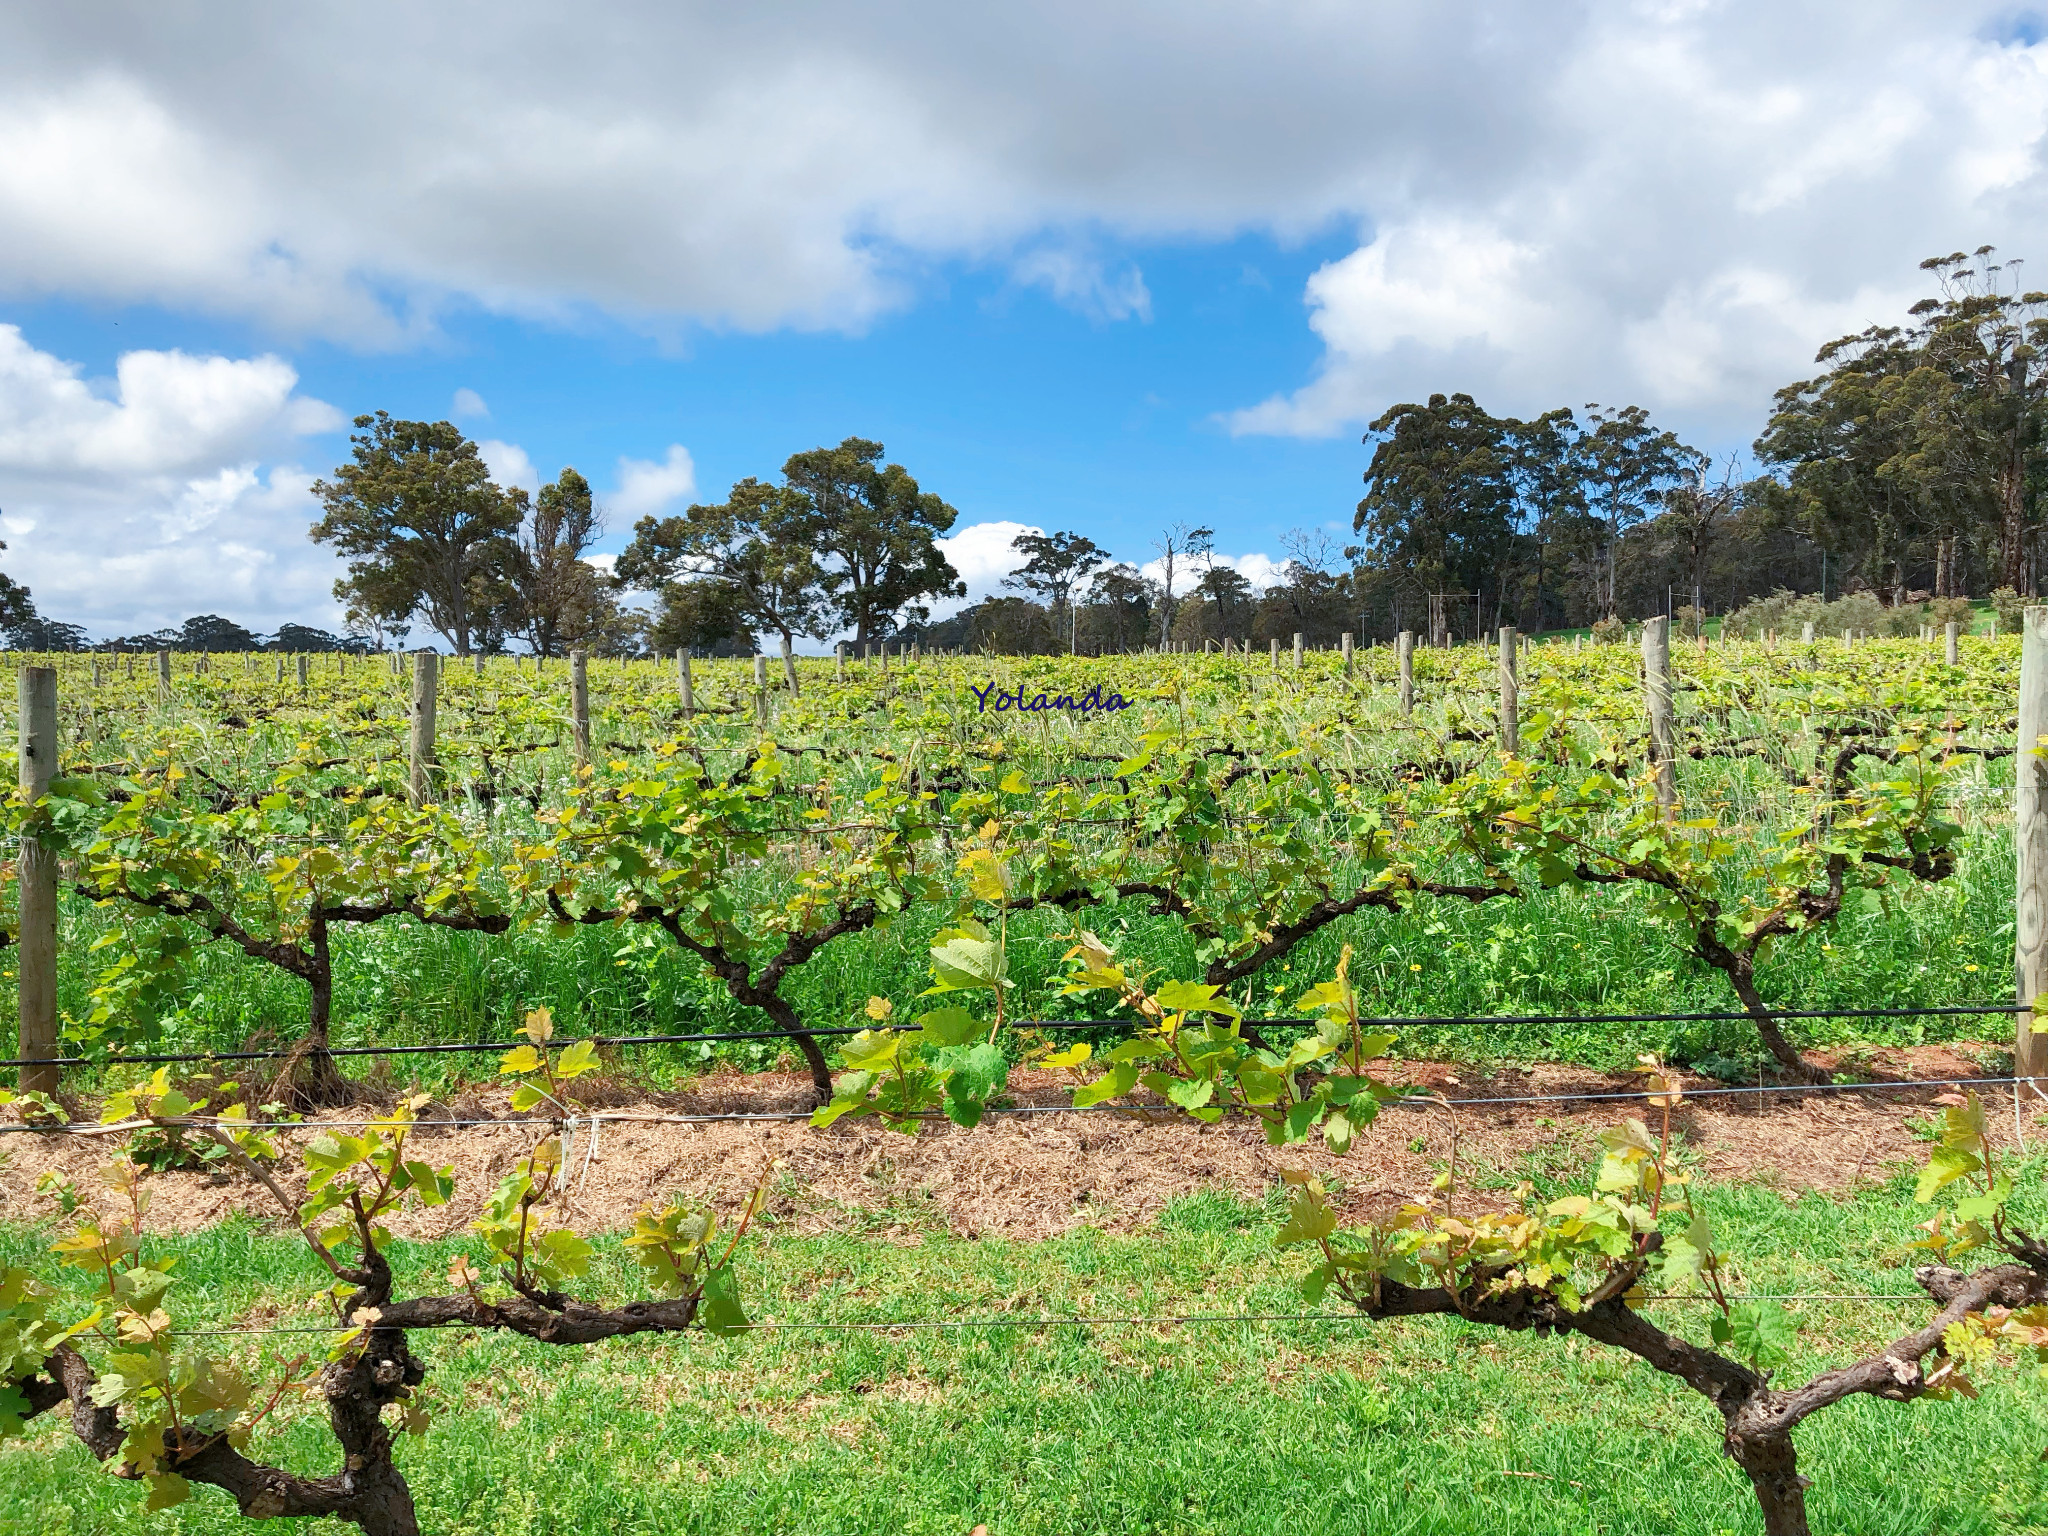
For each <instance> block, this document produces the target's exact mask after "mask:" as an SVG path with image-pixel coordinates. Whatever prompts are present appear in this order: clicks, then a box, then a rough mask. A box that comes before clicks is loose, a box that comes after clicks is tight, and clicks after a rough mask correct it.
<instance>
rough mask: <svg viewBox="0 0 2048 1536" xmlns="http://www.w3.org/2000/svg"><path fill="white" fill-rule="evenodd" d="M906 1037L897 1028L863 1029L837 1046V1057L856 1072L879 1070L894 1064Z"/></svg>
mask: <svg viewBox="0 0 2048 1536" xmlns="http://www.w3.org/2000/svg"><path fill="white" fill-rule="evenodd" d="M906 1038H907V1037H906V1036H905V1035H904V1034H903V1033H902V1032H901V1031H899V1030H893V1029H864V1030H862V1031H861V1032H860V1033H859V1034H857V1035H855V1036H854V1037H853V1038H852V1039H851V1040H849V1041H847V1042H846V1044H844V1045H843V1046H841V1047H840V1048H839V1059H840V1060H841V1061H843V1062H845V1063H846V1065H847V1066H849V1067H851V1068H852V1069H853V1070H854V1071H856V1072H880V1071H884V1070H886V1069H887V1068H889V1067H893V1066H894V1065H895V1064H896V1060H897V1057H898V1056H899V1055H900V1054H901V1053H902V1050H903V1042H904V1040H905V1039H906Z"/></svg>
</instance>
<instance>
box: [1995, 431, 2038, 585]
mask: <svg viewBox="0 0 2048 1536" xmlns="http://www.w3.org/2000/svg"><path fill="white" fill-rule="evenodd" d="M2026 497H2027V477H2026V469H2025V467H2024V465H2017V464H2004V465H2001V466H2000V467H1999V471H1998V557H1999V564H2000V566H2001V567H2002V568H2003V570H2004V572H2005V585H2006V586H2008V587H2011V588H2012V589H2013V590H2014V591H2015V592H2017V593H2019V594H2020V595H2021V596H2022V597H2024V596H2027V595H2028V591H2027V589H2028V587H2029V586H2030V585H2031V583H2030V582H2029V581H2028V575H2029V573H2028V571H2027V551H2026V543H2027V540H2026V531H2027V500H2026Z"/></svg>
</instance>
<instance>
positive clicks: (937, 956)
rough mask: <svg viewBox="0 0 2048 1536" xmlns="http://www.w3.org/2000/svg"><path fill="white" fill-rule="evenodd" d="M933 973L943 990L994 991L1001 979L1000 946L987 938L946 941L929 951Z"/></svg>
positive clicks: (1001, 961) (1001, 959) (1001, 960)
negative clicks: (943, 987)
mask: <svg viewBox="0 0 2048 1536" xmlns="http://www.w3.org/2000/svg"><path fill="white" fill-rule="evenodd" d="M932 973H933V974H934V975H935V976H937V977H938V979H939V981H940V982H941V983H942V984H943V985H944V986H946V987H951V988H964V989H976V990H981V991H990V990H993V989H994V988H995V987H996V986H997V985H998V984H999V983H1000V982H1001V981H1002V979H1003V958H1002V950H1001V948H1000V947H999V946H997V945H996V944H994V943H993V942H991V941H989V940H987V939H968V938H958V939H948V940H946V942H945V943H943V944H939V945H935V946H933V948H932Z"/></svg>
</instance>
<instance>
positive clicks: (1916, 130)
mask: <svg viewBox="0 0 2048 1536" xmlns="http://www.w3.org/2000/svg"><path fill="white" fill-rule="evenodd" d="M1994 14H1995V11H1994V8H1992V7H1989V6H1977V7H1944V8H1941V9H1939V10H1936V9H1925V8H1919V7H1913V6H1908V5H1904V4H1896V3H1894V4H1879V5H1872V6H1866V7H1861V8H1858V10H1857V11H1856V12H1855V13H1854V14H1853V15H1851V14H1848V13H1842V12H1830V13H1828V14H1827V15H1825V16H1823V15H1822V14H1821V13H1819V12H1811V11H1803V10H1801V9H1800V8H1798V7H1782V6H1770V5H1766V4H1763V3H1762V0H1729V3H1723V4H1718V5H1713V6H1704V7H1703V6H1668V5H1667V6H1659V7H1638V8H1630V7H1624V6H1599V5H1596V6H1594V7H1592V8H1590V9H1589V10H1588V11H1586V12H1585V14H1584V22H1583V24H1582V25H1581V26H1580V28H1579V29H1578V31H1577V32H1576V34H1575V35H1574V36H1573V38H1572V42H1571V47H1570V51H1569V56H1568V58H1566V59H1565V60H1563V61H1562V62H1561V67H1560V68H1559V69H1558V70H1557V72H1556V74H1555V76H1554V86H1553V87H1552V89H1551V90H1550V91H1549V92H1548V94H1547V97H1546V99H1545V100H1544V101H1543V102H1542V103H1541V104H1540V108H1539V109H1538V110H1535V111H1528V110H1526V108H1527V105H1528V104H1526V103H1524V104H1519V105H1518V106H1517V107H1516V108H1515V109H1513V110H1512V111H1511V112H1510V113H1508V114H1507V116H1506V117H1502V118H1497V119H1496V121H1495V122H1494V124H1493V125H1492V129H1491V136H1492V142H1493V143H1494V144H1495V146H1496V148H1497V150H1498V151H1499V154H1500V157H1501V159H1500V171H1501V173H1500V174H1498V175H1490V176H1489V175H1474V174H1466V175H1463V176H1454V177H1449V178H1445V177H1440V176H1417V177H1414V178H1411V179H1409V180H1408V181H1406V182H1405V183H1403V184H1401V185H1398V186H1395V185H1388V186H1385V187H1383V188H1381V189H1379V190H1378V191H1377V192H1376V194H1375V195H1374V196H1372V197H1371V198H1369V199H1368V200H1367V206H1366V207H1365V209H1363V210H1362V211H1363V212H1364V214H1365V217H1366V221H1367V224H1368V232H1367V234H1366V236H1365V238H1364V239H1363V241H1362V243H1361V245H1360V247H1359V248H1358V249H1357V250H1356V251H1353V252H1352V253H1350V254H1349V255H1347V256H1343V257H1341V258H1338V259H1336V260H1333V261H1331V262H1329V263H1328V264H1326V265H1325V266H1324V267H1322V268H1321V269H1320V270H1319V271H1317V272H1316V273H1315V274H1314V275H1313V276H1312V277H1311V278H1310V279H1309V281H1308V283H1307V286H1306V289H1305V292H1304V299H1305V300H1306V302H1307V305H1308V307H1309V312H1310V324H1311V325H1312V327H1313V328H1314V330H1315V331H1316V333H1317V335H1318V336H1319V337H1320V338H1321V340H1322V342H1323V345H1324V355H1323V358H1322V361H1321V364H1320V366H1319V367H1318V369H1317V371H1316V374H1315V376H1314V377H1313V378H1312V379H1310V380H1309V381H1308V382H1307V383H1306V384H1304V385H1302V386H1301V387H1300V388H1298V389H1295V390H1293V391H1291V392H1288V393H1284V394H1278V395H1274V396H1272V397H1270V398H1268V399H1266V400H1264V401H1262V402H1260V403H1258V404H1256V405H1253V406H1250V407H1248V408H1246V409H1242V410H1239V411H1237V412H1234V413H1230V414H1228V415H1227V416H1226V417H1225V418H1224V419H1225V421H1226V424H1227V425H1228V426H1229V427H1230V428H1231V429H1232V430H1234V431H1237V432H1272V433H1289V434H1296V435H1302V436H1326V435H1330V434H1333V433H1336V432H1340V431H1346V430H1352V429H1355V428H1356V427H1357V426H1358V425H1359V424H1361V423H1362V422H1364V421H1366V420H1369V419H1370V418H1371V417H1373V416H1375V415H1377V414H1378V413H1379V412H1380V411H1381V410H1384V409H1385V408H1386V407H1387V406H1389V405H1391V404H1393V403H1394V402H1396V401H1399V400H1403V399H1419V398H1421V397H1423V396H1425V395H1427V394H1429V393H1432V392H1436V391H1445V392H1448V391H1451V390H1464V391H1467V392H1469V393H1472V394H1475V395H1477V396H1478V397H1479V398H1480V399H1481V401H1482V402H1483V403H1484V404H1486V405H1487V406H1489V407H1490V408H1492V409H1495V410H1506V411H1533V410H1540V409H1544V408H1547V407H1550V406H1554V405H1572V406H1577V405H1580V404H1582V403H1583V402H1585V401H1589V400H1604V401H1610V402H1612V401H1620V400H1631V401H1640V402H1641V403H1643V404H1646V405H1649V406H1651V407H1653V408H1655V409H1657V410H1658V411H1659V412H1660V414H1661V415H1664V416H1665V417H1667V418H1668V419H1671V420H1674V421H1676V422H1677V423H1678V424H1680V425H1681V426H1683V427H1685V428H1687V429H1688V430H1690V431H1691V432H1693V433H1694V434H1695V435H1697V436H1700V437H1701V438H1703V439H1704V440H1707V441H1714V440H1716V439H1718V440H1720V441H1724V442H1725V441H1729V440H1731V439H1732V440H1742V439H1746V438H1747V437H1748V436H1749V435H1750V433H1752V432H1753V431H1754V430H1755V428H1756V427H1757V426H1759V425H1760V424H1761V421H1760V418H1761V414H1762V412H1763V410H1764V409H1765V408H1766V407H1767V405H1768V402H1769V399H1770V394H1771V391H1772V390H1773V389H1774V388H1775V387H1776V386H1777V385H1779V384H1782V383H1784V382H1786V381H1787V380H1788V379H1791V378H1796V377H1798V376H1800V375H1801V374H1802V373H1803V372H1804V371H1806V370H1808V369H1809V368H1810V367H1811V365H1812V359H1813V352H1814V349H1815V348H1816V347H1817V346H1818V345H1819V344H1820V343H1821V342H1823V341H1826V340H1828V339H1830V338H1832V337H1834V336H1837V335H1841V334H1844V333H1846V332H1849V331H1853V330H1858V329H1861V328H1862V327H1863V326H1865V325H1867V324H1870V323H1872V322H1876V321H1883V322H1895V321H1897V320H1899V319H1901V318H1902V317H1903V314H1904V311H1905V308H1906V306H1907V305H1908V304H1909V303H1911V302H1912V301H1913V300H1914V299H1915V298H1918V297H1920V296H1922V295H1923V294H1924V293H1925V292H1926V291H1927V285H1926V284H1925V282H1924V281H1922V280H1921V278H1920V275H1919V273H1918V272H1917V270H1916V268H1917V265H1918V262H1919V260H1920V258H1922V257H1924V256H1927V255H1929V254H1932V253H1933V252H1934V251H1935V250H1937V249H1939V250H1943V251H1946V250H1949V249H1953V248H1955V247H1958V246H1960V247H1963V248H1970V247H1974V246H1976V245H1977V244H1980V243H1985V242H1989V243H1993V244H1996V245H1998V246H2000V247H2001V248H2002V249H2004V250H2005V251H2007V253H2008V254H2012V255H2024V254H2028V253H2029V252H2033V253H2036V254H2048V200H2044V199H2043V198H2042V197H2041V196H2040V195H2039V194H2040V190H2041V183H2042V179H2043V170H2042V151H2043V143H2044V129H2048V46H2033V47H2026V46H2007V45H2001V44H1999V43H1997V42H1994V41H1990V40H1988V36H1987V35H1986V33H1987V29H1986V27H1985V25H1984V23H1985V22H1986V20H1987V18H1990V17H1992V16H1993V15H1994ZM1510 119H1512V121H1510Z"/></svg>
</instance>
